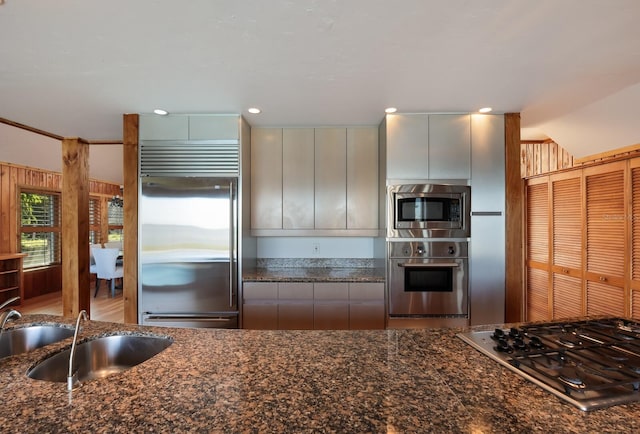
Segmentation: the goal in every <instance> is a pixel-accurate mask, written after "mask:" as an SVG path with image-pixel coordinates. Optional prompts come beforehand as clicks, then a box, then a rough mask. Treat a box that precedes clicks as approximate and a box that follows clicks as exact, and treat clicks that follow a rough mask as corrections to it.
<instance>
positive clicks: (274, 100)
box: [0, 0, 640, 160]
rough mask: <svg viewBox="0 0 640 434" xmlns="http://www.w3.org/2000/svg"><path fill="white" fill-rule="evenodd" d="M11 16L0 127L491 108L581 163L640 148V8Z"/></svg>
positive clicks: (194, 4)
mask: <svg viewBox="0 0 640 434" xmlns="http://www.w3.org/2000/svg"><path fill="white" fill-rule="evenodd" d="M0 3H1V5H0V59H1V60H0V117H3V118H6V119H9V120H11V121H14V122H18V123H22V124H26V125H29V126H32V127H35V128H38V129H42V130H45V131H49V132H51V133H54V134H58V135H61V136H67V137H72V136H80V137H82V138H85V139H88V140H112V139H121V137H122V114H123V113H146V112H150V111H151V110H153V109H154V108H156V107H162V108H165V109H167V110H169V111H170V112H173V113H204V112H206V113H242V114H243V115H244V116H245V117H246V118H247V120H248V121H249V123H250V124H251V125H253V126H270V125H271V126H274V125H278V126H285V125H287V126H296V125H358V124H366V125H377V124H378V123H379V122H380V121H381V120H382V118H383V109H384V108H385V107H387V106H395V107H398V109H399V111H400V112H449V111H452V112H467V111H475V110H477V109H478V108H480V107H483V106H492V107H493V108H494V110H495V111H496V112H499V113H502V112H521V113H522V126H523V127H524V130H523V138H534V137H533V136H548V137H551V138H553V139H555V140H556V141H557V142H558V143H559V144H560V145H562V146H563V147H565V148H567V149H568V150H569V151H570V152H572V153H573V154H574V155H575V156H584V155H589V154H593V153H597V152H602V151H604V150H609V149H614V148H619V147H623V146H628V145H631V144H635V143H640V129H639V128H638V127H637V125H638V122H637V119H640V25H638V19H639V18H640V1H638V0H536V1H531V0H487V1H480V0H446V1H445V0H397V1H389V0H349V1H337V0H271V1H265V0H242V1H237V0H189V1H176V0H171V1H170V0H136V1H130V0H111V1H104V0H102V1H96V0H56V1H51V0H4V2H2V1H0ZM250 106H257V107H260V108H261V109H262V110H263V113H262V114H260V115H250V114H248V113H246V109H247V108H248V107H250ZM0 160H2V157H0Z"/></svg>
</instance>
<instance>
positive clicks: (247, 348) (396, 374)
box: [0, 315, 640, 433]
mask: <svg viewBox="0 0 640 434" xmlns="http://www.w3.org/2000/svg"><path fill="white" fill-rule="evenodd" d="M42 322H55V323H59V322H62V323H65V324H67V325H72V323H73V322H74V321H73V320H72V319H63V318H61V317H53V316H44V315H25V316H24V317H23V319H21V320H19V321H18V322H16V323H11V327H19V326H23V325H27V324H31V323H42ZM115 331H124V332H126V333H144V334H159V335H168V336H171V337H172V338H173V339H174V343H173V344H172V345H171V346H170V347H169V348H167V349H166V350H165V351H163V352H162V353H160V354H158V355H156V356H155V357H153V358H152V359H150V360H148V361H146V362H144V363H143V364H141V365H138V366H136V367H134V368H132V369H130V370H129V371H126V372H124V373H120V374H115V375H112V376H110V377H107V378H103V379H97V380H92V381H87V382H85V383H84V384H83V386H82V387H80V388H79V389H77V390H74V391H73V392H72V393H71V394H69V393H68V392H67V391H66V388H65V387H66V385H65V384H63V383H49V382H43V381H37V380H31V379H29V378H27V377H26V375H25V373H26V371H27V369H28V368H29V367H30V366H32V365H33V364H34V363H35V362H37V361H38V360H40V359H42V358H44V357H45V356H46V355H48V354H50V353H51V352H53V351H58V350H60V349H61V348H63V347H66V346H68V345H70V339H67V340H65V341H63V342H62V343H58V344H54V345H52V346H49V347H44V348H40V349H38V350H36V351H34V352H32V353H29V354H23V355H19V356H14V357H9V358H5V359H2V360H0V372H1V374H0V387H1V388H2V390H3V396H4V408H3V411H2V412H1V414H0V423H1V426H3V427H5V429H11V431H14V432H73V433H75V432H82V433H86V432H92V433H93V432H105V433H107V432H108V433H119V432H122V433H124V432H126V433H130V432H136V433H137V432H171V433H175V432H203V433H210V432H230V433H235V432H261V433H271V432H274V433H276V432H277V433H287V432H291V433H294V432H295V433H300V432H339V433H351V432H353V433H362V432H374V433H380V432H411V433H413V432H437V433H442V432H454V433H495V432H499V433H502V432H517V433H520V432H534V431H536V432H555V433H564V432H568V433H590V432H594V433H595V432H597V433H604V432H638V431H640V417H639V416H640V404H629V405H620V406H616V407H613V408H608V409H603V410H595V411H593V412H588V413H585V412H582V411H580V410H578V409H576V408H574V407H573V406H571V405H569V404H566V403H564V402H561V401H560V400H558V399H557V398H556V397H555V396H553V395H552V394H550V393H548V392H546V391H544V390H542V389H541V388H539V387H537V386H535V385H533V384H531V383H529V382H527V381H526V380H524V379H522V378H520V377H518V376H517V375H516V374H514V373H512V372H511V371H509V370H507V369H506V368H503V367H501V366H500V365H498V364H497V363H496V362H494V361H492V360H491V359H489V358H488V357H486V356H484V355H482V354H480V353H479V352H477V351H475V350H474V349H472V348H471V347H469V346H468V345H467V344H465V343H464V342H462V341H461V340H460V339H458V338H457V337H456V336H455V333H456V332H457V331H459V330H456V329H411V330H377V331H257V330H205V329H168V328H160V327H158V328H151V327H141V326H135V325H122V324H111V323H103V322H97V321H89V322H87V323H86V324H85V325H83V330H82V332H81V336H82V338H87V337H90V336H98V335H103V334H108V333H113V332H115Z"/></svg>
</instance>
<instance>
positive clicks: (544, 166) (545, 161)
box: [540, 142, 551, 173]
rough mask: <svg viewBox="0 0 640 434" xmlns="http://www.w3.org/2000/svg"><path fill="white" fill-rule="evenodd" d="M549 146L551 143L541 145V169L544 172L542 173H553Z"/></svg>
mask: <svg viewBox="0 0 640 434" xmlns="http://www.w3.org/2000/svg"><path fill="white" fill-rule="evenodd" d="M549 145H550V144H549V142H543V143H540V152H541V155H540V169H541V170H542V173H549V172H550V171H551V170H550V166H549V154H550V146H549Z"/></svg>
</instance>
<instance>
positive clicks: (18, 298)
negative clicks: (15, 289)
mask: <svg viewBox="0 0 640 434" xmlns="http://www.w3.org/2000/svg"><path fill="white" fill-rule="evenodd" d="M18 300H20V297H12V298H10V299H9V300H7V301H5V302H4V303H2V304H0V310H2V309H4V308H5V307H7V306H9V305H10V304H11V303H13V302H14V301H18Z"/></svg>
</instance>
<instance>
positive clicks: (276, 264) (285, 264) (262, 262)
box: [256, 258, 384, 268]
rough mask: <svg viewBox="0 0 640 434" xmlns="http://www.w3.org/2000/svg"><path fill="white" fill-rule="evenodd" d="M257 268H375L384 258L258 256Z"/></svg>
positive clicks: (382, 263) (381, 264) (379, 265)
mask: <svg viewBox="0 0 640 434" xmlns="http://www.w3.org/2000/svg"><path fill="white" fill-rule="evenodd" d="M256 265H257V267H258V268H376V267H382V266H384V260H380V259H374V258H258V259H257V264H256Z"/></svg>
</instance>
